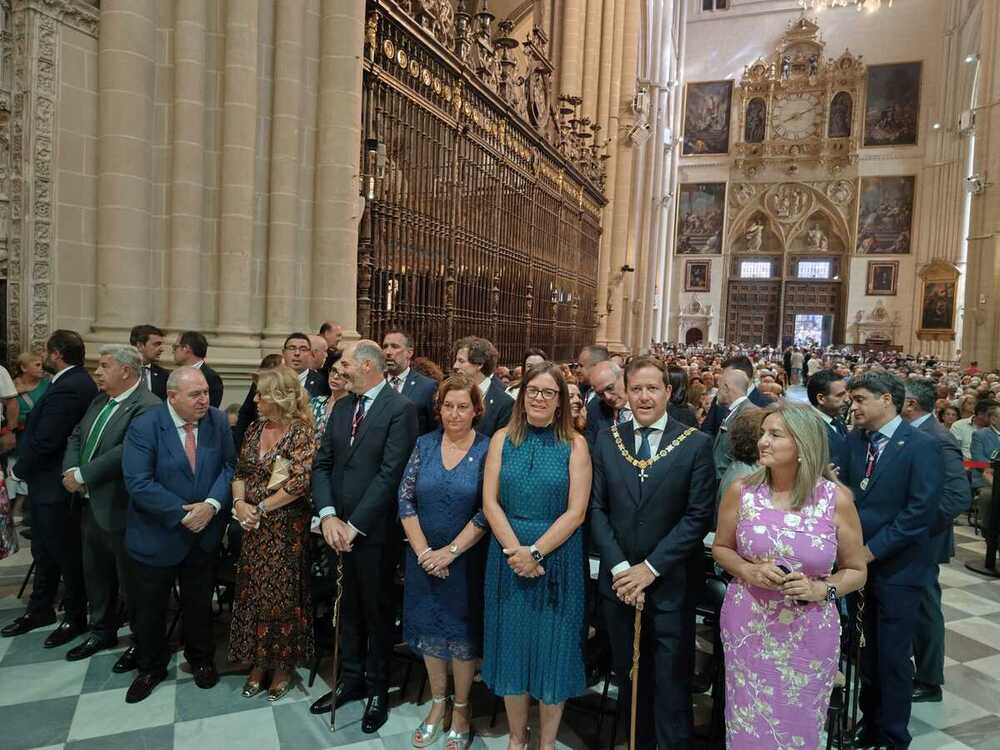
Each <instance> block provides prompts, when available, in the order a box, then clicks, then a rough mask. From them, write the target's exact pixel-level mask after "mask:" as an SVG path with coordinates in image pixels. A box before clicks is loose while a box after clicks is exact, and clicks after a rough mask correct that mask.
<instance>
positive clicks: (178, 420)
mask: <svg viewBox="0 0 1000 750" xmlns="http://www.w3.org/2000/svg"><path fill="white" fill-rule="evenodd" d="M167 411H169V412H170V419H171V420H172V421H173V423H174V427H176V428H177V439H178V440H180V441H181V448H183V447H184V438H185V437H186V436H187V433H186V432H185V431H184V425H186V424H187V422H185V421H184V419H183V417H181V415H180V414H178V413H177V412H175V411H174V407H172V406H171V405H170V402H169V401H168V402H167ZM192 434H193V435H194V445H195V449H196V450H197V448H198V423H197V422H195V423H194V430H193V431H192ZM205 502H206V503H208V504H209V505H211V506H212V507H213V508H215V512H216V513H218V512H219V511H220V510H222V504H221V503H220V502H219V501H218V500H216V499H215V498H214V497H206V498H205Z"/></svg>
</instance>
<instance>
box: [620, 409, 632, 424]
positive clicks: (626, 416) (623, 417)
mask: <svg viewBox="0 0 1000 750" xmlns="http://www.w3.org/2000/svg"><path fill="white" fill-rule="evenodd" d="M631 421H632V410H631V409H629V408H628V407H623V408H622V409H619V410H618V422H617V423H618V424H625V423H626V422H631Z"/></svg>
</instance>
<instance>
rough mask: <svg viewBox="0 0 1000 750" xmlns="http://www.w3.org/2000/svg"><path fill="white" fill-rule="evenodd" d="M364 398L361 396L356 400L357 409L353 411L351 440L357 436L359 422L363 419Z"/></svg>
mask: <svg viewBox="0 0 1000 750" xmlns="http://www.w3.org/2000/svg"><path fill="white" fill-rule="evenodd" d="M365 398H367V397H366V396H362V397H361V398H359V399H358V408H357V409H355V410H354V420H353V421H352V422H351V440H352V441H353V440H354V438H355V437H356V436H357V434H358V428H359V427H360V426H361V421H362V420H363V419H364V418H365Z"/></svg>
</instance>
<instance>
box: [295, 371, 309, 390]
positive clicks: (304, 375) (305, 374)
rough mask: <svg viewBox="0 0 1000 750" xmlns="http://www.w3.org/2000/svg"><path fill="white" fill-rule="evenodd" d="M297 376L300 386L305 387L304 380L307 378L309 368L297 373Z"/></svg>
mask: <svg viewBox="0 0 1000 750" xmlns="http://www.w3.org/2000/svg"><path fill="white" fill-rule="evenodd" d="M298 378H299V382H300V383H301V384H302V387H303V388H305V387H306V380H307V379H308V378H309V368H308V367H307V368H306V369H304V370H303V371H302V372H300V373H299V375H298Z"/></svg>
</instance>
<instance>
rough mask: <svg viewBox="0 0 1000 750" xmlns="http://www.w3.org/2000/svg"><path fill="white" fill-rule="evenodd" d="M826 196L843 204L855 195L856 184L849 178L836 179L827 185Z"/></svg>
mask: <svg viewBox="0 0 1000 750" xmlns="http://www.w3.org/2000/svg"><path fill="white" fill-rule="evenodd" d="M826 196H827V197H828V198H829V199H830V200H832V201H833V202H834V203H836V204H838V205H841V206H842V205H844V204H845V203H848V202H849V201H850V200H851V198H853V197H854V186H853V185H852V184H851V183H850V182H849V181H848V180H836V181H834V182H831V183H830V184H829V185H827V186H826Z"/></svg>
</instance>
